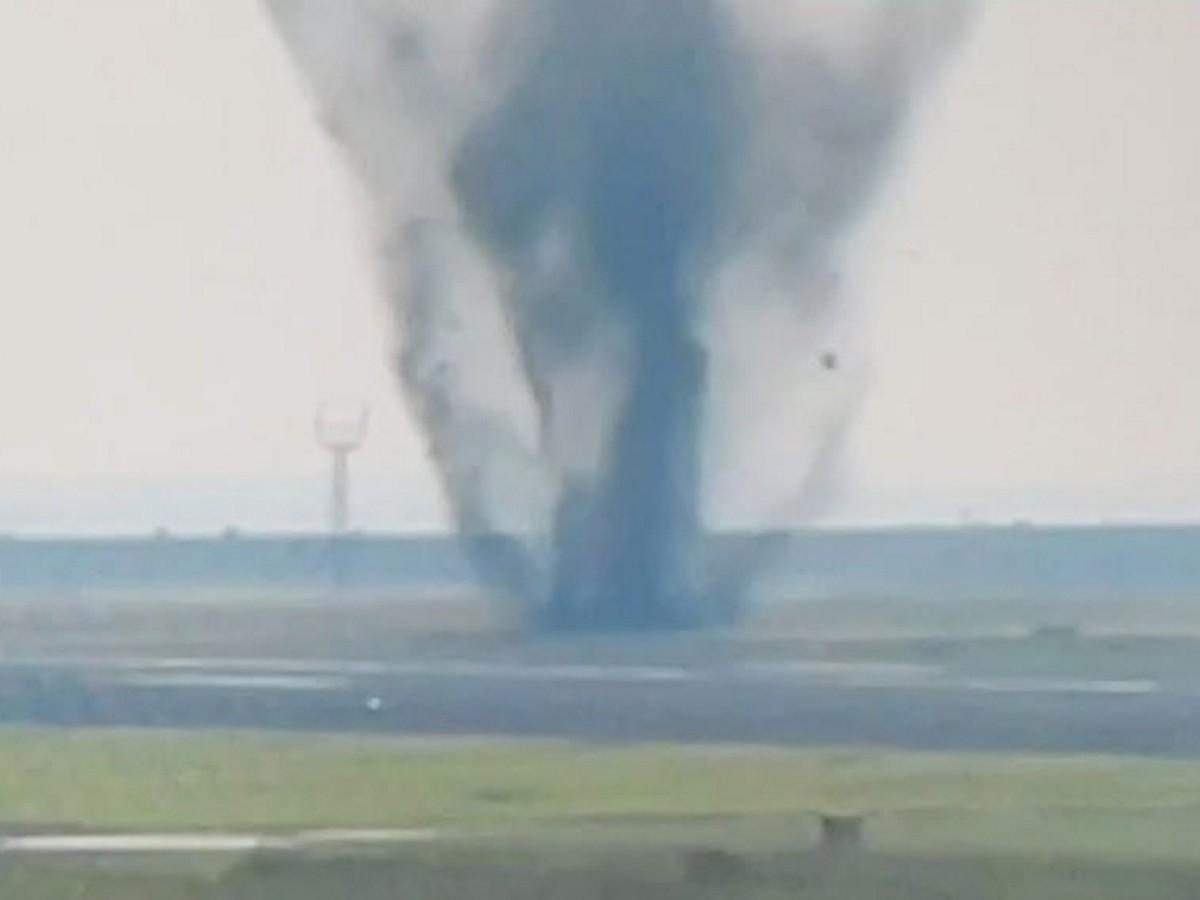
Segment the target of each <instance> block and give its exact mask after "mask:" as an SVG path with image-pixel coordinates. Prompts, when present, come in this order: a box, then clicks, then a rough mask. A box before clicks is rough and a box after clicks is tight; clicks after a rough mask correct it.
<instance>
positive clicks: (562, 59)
mask: <svg viewBox="0 0 1200 900" xmlns="http://www.w3.org/2000/svg"><path fill="white" fill-rule="evenodd" d="M422 5H426V4H420V3H417V2H415V0H408V2H401V0H390V2H389V0H338V3H337V4H333V3H332V2H323V0H272V2H271V9H272V12H273V13H274V15H275V17H276V19H277V21H278V22H279V23H280V25H281V27H282V30H283V32H284V34H285V35H286V37H287V38H288V41H289V44H290V46H291V48H292V49H293V51H294V54H295V56H296V57H297V58H298V59H299V61H300V63H301V65H302V68H304V69H305V70H306V72H307V73H308V74H309V76H310V81H311V82H312V84H313V85H314V87H315V88H316V90H317V93H318V96H319V98H320V99H321V100H322V101H323V104H324V106H325V109H326V118H327V121H328V122H329V123H330V127H331V130H333V131H334V133H335V134H336V135H337V136H338V137H339V139H340V140H341V141H342V143H343V144H344V145H345V146H346V147H347V148H348V149H349V151H350V153H351V156H352V159H353V160H354V161H355V163H356V165H357V168H358V170H359V173H360V175H362V176H363V181H364V183H365V184H366V186H367V188H368V190H369V192H370V193H371V194H372V196H373V199H375V201H376V205H377V209H378V211H379V219H380V223H381V227H382V230H383V233H384V248H385V267H384V271H385V279H386V284H387V287H388V290H389V292H390V293H391V295H392V297H393V302H394V304H395V307H396V309H397V311H398V313H399V318H400V322H401V325H402V327H401V348H400V352H399V354H398V369H399V372H400V375H401V379H402V381H403V383H404V385H405V387H406V389H407V391H408V393H409V396H410V398H411V400H412V403H413V408H414V410H415V412H416V414H417V417H418V418H419V420H420V421H421V422H422V424H423V426H424V428H425V429H426V432H427V434H428V438H429V447H430V450H431V455H432V456H433V458H434V459H435V461H436V462H437V463H438V467H439V471H440V472H441V475H442V479H443V483H444V486H445V489H446V493H447V497H448V498H449V501H450V506H451V508H452V510H453V511H454V513H455V516H456V518H457V519H458V522H459V525H460V528H461V530H462V532H463V534H464V538H465V540H466V542H467V546H468V548H469V549H470V551H471V553H472V556H473V558H474V559H475V561H476V563H477V565H478V567H479V569H480V571H481V573H482V574H483V575H484V577H486V578H487V579H488V580H489V581H490V583H492V584H493V585H495V586H496V587H498V588H500V589H501V590H502V591H503V592H505V593H506V594H508V595H510V596H513V597H516V598H518V599H520V600H521V601H523V602H524V603H526V604H527V608H528V609H529V610H530V611H531V613H532V615H533V616H534V617H535V618H536V619H537V620H538V621H540V622H541V623H543V624H544V625H546V626H549V627H552V628H557V629H567V630H649V629H660V628H680V627H689V626H694V625H699V624H705V623H710V622H714V621H720V620H727V619H729V618H731V617H732V616H734V615H735V614H736V612H737V609H738V606H739V605H740V603H741V600H742V598H743V595H744V592H745V584H746V582H747V579H748V577H749V575H750V573H749V572H748V571H743V569H744V568H747V567H745V566H736V567H732V568H728V569H726V570H725V571H715V570H714V567H713V566H712V565H711V564H710V563H708V561H707V560H706V554H705V553H704V546H703V545H704V542H703V539H702V538H703V533H704V530H705V529H704V526H703V524H702V518H703V516H702V507H703V496H704V477H703V472H704V455H703V452H702V448H703V443H704V440H703V439H704V435H705V434H706V432H708V431H710V430H711V428H712V427H713V423H714V422H717V420H716V417H715V416H713V414H712V413H711V412H710V410H709V409H708V405H707V403H706V401H707V400H708V398H709V397H710V389H711V384H712V378H713V372H712V366H711V364H710V357H711V354H712V352H713V349H714V347H713V341H714V340H717V341H719V340H720V337H719V335H718V336H717V337H716V338H714V336H713V334H712V331H713V325H712V323H713V322H714V321H716V320H717V318H718V317H717V316H716V314H715V313H714V309H715V307H716V306H717V305H718V304H719V303H722V302H723V303H724V304H725V313H724V315H726V316H728V314H729V312H728V310H729V308H730V301H729V298H728V293H729V292H728V290H727V289H726V290H725V292H724V294H725V296H724V298H723V299H721V298H720V296H719V295H721V293H722V291H721V290H720V289H719V287H718V285H720V284H723V283H724V284H728V281H729V280H728V279H726V280H725V281H724V282H723V281H722V277H723V274H724V273H727V272H728V271H729V270H730V269H732V268H734V267H735V266H736V265H739V264H740V265H742V266H743V267H745V265H746V261H747V260H752V261H753V266H751V268H756V270H760V271H770V272H771V273H773V275H772V278H773V279H774V280H775V281H776V282H782V283H784V284H785V285H787V284H790V285H791V288H790V289H787V288H785V290H790V291H791V298H790V300H789V301H788V304H787V305H788V307H789V308H790V310H791V312H790V313H789V314H790V315H794V316H795V317H797V318H798V319H799V320H801V321H807V320H810V319H811V320H814V321H815V320H818V319H820V318H821V317H824V316H828V315H829V314H830V309H829V307H830V306H831V305H832V306H836V304H835V303H831V298H830V296H829V292H828V291H817V290H813V289H812V285H813V284H821V283H825V282H827V281H828V278H827V271H828V269H829V267H830V266H831V255H832V253H833V250H834V248H835V246H836V244H837V242H838V241H839V240H841V239H842V238H843V236H844V233H845V232H846V230H847V228H848V226H850V225H851V224H853V222H854V221H855V218H856V217H857V216H858V215H859V214H860V213H861V212H862V210H863V209H864V208H865V206H866V205H867V204H868V202H869V200H870V198H871V196H872V193H873V188H874V187H875V186H876V183H877V181H878V180H879V178H880V176H881V175H882V174H883V173H884V171H885V169H886V163H887V161H888V159H889V156H890V154H891V152H892V149H893V143H894V140H895V137H896V135H897V132H898V129H899V127H900V125H901V123H902V119H903V116H904V113H905V111H906V108H907V106H908V102H909V100H910V98H911V96H912V93H913V89H914V85H915V83H916V81H917V79H918V76H919V75H920V74H922V73H923V72H924V71H925V70H926V69H928V68H929V63H930V61H931V60H932V59H933V58H934V57H935V56H936V55H938V51H940V50H941V49H942V48H944V47H945V46H948V45H949V44H950V42H951V40H952V38H953V36H954V35H955V34H957V33H958V32H959V30H960V29H959V27H958V26H959V25H960V23H961V22H962V20H963V19H964V14H963V7H962V6H961V5H960V4H959V3H956V2H950V0H891V2H886V3H883V2H879V3H870V2H865V0H864V3H862V4H857V5H858V6H859V7H860V8H859V10H858V11H857V12H856V15H857V17H858V20H859V21H857V22H856V23H854V28H852V29H851V30H850V32H849V33H850V35H851V36H852V37H854V38H855V39H856V40H854V41H852V42H851V43H849V44H844V45H842V46H841V47H840V48H839V47H838V46H833V47H831V46H829V45H828V44H822V43H821V41H820V40H818V39H816V38H813V37H811V36H810V37H808V38H805V39H802V40H796V41H794V42H792V43H791V44H789V45H787V46H786V47H784V48H783V49H780V48H779V47H772V46H770V45H769V43H768V42H766V41H764V37H763V36H764V35H765V34H769V33H770V32H771V30H772V29H771V27H770V24H769V23H764V22H763V21H762V20H763V19H765V18H766V17H769V15H771V14H770V13H768V12H766V10H767V7H761V9H760V10H759V11H758V12H755V11H754V10H755V8H756V6H755V4H754V3H753V2H750V0H744V2H743V3H742V4H740V5H739V4H736V3H735V2H734V0H725V2H721V0H472V2H471V3H467V4H465V5H464V7H463V8H462V9H461V10H459V11H458V12H457V13H455V12H453V11H451V12H446V13H441V14H436V13H433V12H430V10H428V9H425V10H422V8H421V7H422ZM428 5H431V4H428ZM780 9H782V11H783V13H784V14H786V15H790V16H794V17H797V18H798V19H800V20H803V19H804V17H806V16H811V17H813V19H814V20H817V21H819V20H821V18H822V17H823V16H829V15H831V13H829V12H828V11H825V12H822V11H821V10H820V9H819V8H818V7H816V6H813V7H812V9H811V10H810V9H808V8H807V6H806V5H805V4H785V3H779V4H777V9H776V11H775V13H774V14H775V15H779V14H780ZM755 26H765V27H759V28H757V29H756V27H755ZM448 35H449V37H447V36H448ZM447 48H450V49H447ZM464 48H465V49H464ZM455 54H456V55H455ZM464 66H465V67H467V69H468V70H469V72H468V74H467V75H466V77H465V78H464V77H463V67H464ZM454 67H457V68H454ZM456 79H457V82H456ZM456 83H457V86H456ZM464 83H465V84H466V86H465V87H464ZM407 143H412V144H417V143H421V144H422V145H423V146H425V147H427V148H432V149H431V150H429V155H428V156H427V157H424V158H423V160H422V161H421V162H414V159H416V157H415V156H414V154H413V153H412V152H411V151H410V150H408V149H406V144H407ZM390 150H394V154H393V155H392V157H391V161H389V151H390ZM413 165H417V166H425V167H426V168H427V169H428V176H429V177H430V178H431V179H433V180H434V181H435V182H437V185H438V187H436V188H433V189H428V188H426V189H419V188H413V187H412V186H411V184H410V182H411V180H412V175H411V172H407V173H406V172H402V171H401V169H403V168H405V167H408V166H413ZM393 166H394V168H393ZM417 197H420V198H421V201H420V202H421V205H424V206H426V207H427V208H430V209H434V210H436V212H437V215H435V216H428V215H421V214H418V213H417V211H416V210H414V209H406V208H405V207H406V205H407V204H408V203H409V202H412V201H413V198H417ZM413 205H414V206H416V205H417V204H416V203H415V202H414V203H413ZM446 223H449V224H446ZM456 258H457V259H460V260H466V259H471V260H473V261H474V262H473V263H472V265H474V266H476V267H477V268H478V269H479V270H480V271H482V272H484V273H485V275H484V276H483V281H484V283H486V284H489V285H490V286H491V287H490V291H491V296H492V299H493V300H495V302H496V305H497V306H498V307H499V309H500V311H501V315H499V316H493V318H492V319H491V320H490V322H491V324H490V325H488V326H486V327H482V328H481V325H480V323H481V322H482V321H483V320H485V319H486V318H487V315H486V314H485V312H484V311H483V310H482V301H481V305H480V308H478V309H476V308H473V307H472V301H471V300H470V299H469V298H468V296H467V295H468V293H469V292H468V291H467V290H466V289H464V288H463V287H462V285H461V283H460V282H461V281H462V278H461V277H459V276H456V275H455V274H454V273H455V272H461V270H462V265H463V264H460V265H458V266H457V268H456V264H455V263H454V262H453V260H454V259H456ZM447 272H449V273H450V274H447ZM734 283H735V284H736V280H735V281H734ZM765 302H766V300H765V299H764V298H761V297H757V296H754V295H749V294H748V295H745V296H735V297H734V300H733V309H734V314H735V315H737V314H739V313H738V309H739V308H744V310H745V311H747V314H749V311H750V310H753V309H754V308H755V307H756V305H758V304H761V303H765ZM464 322H467V323H469V324H467V325H464ZM471 327H474V328H476V329H477V330H483V331H485V332H494V333H491V334H490V338H491V341H490V344H488V342H487V340H486V339H485V340H484V341H483V343H482V344H480V343H478V342H477V344H476V347H477V349H476V351H475V352H469V351H467V350H465V349H464V347H465V346H466V343H468V342H469V338H466V337H464V336H463V334H464V331H469V330H470V328H471ZM499 332H503V333H499ZM486 337H487V335H485V338H486ZM506 342H507V343H506ZM484 344H487V345H488V346H490V347H492V348H493V349H494V348H496V347H501V348H503V347H505V346H507V347H508V349H509V350H510V351H511V355H512V356H513V358H514V368H515V370H516V371H517V372H518V373H519V375H520V378H521V381H522V382H523V385H524V390H525V392H526V393H527V397H528V400H529V405H530V407H531V408H532V410H533V416H534V418H535V420H536V427H535V432H536V433H535V435H534V437H533V439H532V441H530V440H529V439H527V438H523V437H522V428H521V427H520V424H519V422H518V421H517V420H518V419H519V418H520V416H519V414H517V413H514V412H512V411H511V409H509V410H508V411H506V410H505V406H504V404H503V403H500V404H496V403H489V402H488V401H486V400H484V399H481V395H480V394H479V392H478V390H475V389H472V388H471V387H470V384H471V383H472V382H480V381H486V380H487V379H486V378H482V377H478V372H476V371H475V370H477V369H480V368H481V367H485V366H486V363H484V362H483V360H485V359H486V358H487V356H488V353H485V352H483V351H480V350H478V347H481V346H484ZM828 358H830V357H829V356H828V354H826V355H824V356H816V357H814V360H813V366H812V369H813V372H814V377H820V376H821V373H823V374H824V375H825V376H828V375H830V373H833V372H835V370H836V367H830V366H828V365H827V364H825V363H823V362H822V360H827V359H828ZM759 364H760V365H762V366H771V365H772V361H771V360H770V359H762V360H760V361H759ZM581 386H582V387H581ZM717 424H718V426H719V424H720V423H719V422H717ZM830 431H831V436H830V438H829V440H830V442H832V441H833V440H834V438H833V436H832V432H837V431H840V428H837V427H834V428H831V429H830ZM820 455H826V454H820ZM818 474H819V473H818ZM814 477H816V476H814ZM517 483H519V484H524V485H527V486H529V485H534V484H540V485H543V486H548V487H546V493H547V494H548V496H549V499H548V501H547V502H546V503H545V509H544V512H543V518H542V520H541V521H538V520H537V519H536V517H535V521H534V522H533V523H532V524H529V523H525V524H523V525H520V526H517V527H509V526H505V525H504V524H503V523H504V522H505V521H506V509H505V507H506V505H507V504H512V503H513V502H514V500H513V494H514V489H513V487H512V486H513V484H517ZM530 490H531V491H532V492H533V493H535V494H536V493H537V491H536V490H533V489H532V488H530Z"/></svg>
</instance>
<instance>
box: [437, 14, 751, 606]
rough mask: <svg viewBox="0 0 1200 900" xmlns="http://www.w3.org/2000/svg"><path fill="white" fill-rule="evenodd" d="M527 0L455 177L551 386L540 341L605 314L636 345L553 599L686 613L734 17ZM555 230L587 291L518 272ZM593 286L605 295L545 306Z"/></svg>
mask: <svg viewBox="0 0 1200 900" xmlns="http://www.w3.org/2000/svg"><path fill="white" fill-rule="evenodd" d="M518 16H519V18H520V21H522V22H537V23H539V24H538V34H539V35H540V42H539V43H538V44H537V46H536V47H535V48H534V49H533V50H532V51H530V52H529V55H528V57H527V59H526V60H525V61H524V63H523V65H522V67H521V69H520V70H519V71H518V73H517V76H516V79H515V81H514V84H513V86H512V88H511V90H510V91H509V92H508V94H507V96H505V97H504V98H503V100H502V101H501V103H500V104H499V105H498V107H497V108H496V109H495V111H494V112H493V113H492V114H490V115H489V116H487V117H486V118H485V119H484V120H483V121H482V122H481V123H479V125H478V126H477V127H476V128H474V129H472V130H471V131H470V132H469V134H468V135H467V138H466V140H465V142H464V144H463V145H462V147H461V148H460V149H459V152H458V155H457V158H456V164H455V170H454V173H455V177H454V180H453V183H454V186H455V190H456V194H457V196H458V198H459V202H460V204H461V207H462V210H463V212H464V213H465V215H466V217H467V220H468V222H469V224H470V227H471V228H472V229H473V231H474V232H475V234H476V235H477V237H478V239H479V240H480V242H481V243H482V244H483V245H484V246H485V247H486V248H487V249H488V252H489V253H490V254H491V255H492V256H493V257H494V258H495V259H496V260H497V261H498V263H499V264H500V265H501V266H503V267H505V268H507V269H509V270H510V271H513V272H515V273H516V275H517V285H516V287H515V292H514V293H515V302H516V304H517V305H518V307H519V309H520V313H519V315H518V318H517V321H518V322H519V323H520V325H519V326H518V327H520V328H521V334H520V343H521V344H522V346H523V347H525V348H526V354H527V357H528V358H529V359H530V363H529V367H528V368H529V372H530V377H531V379H532V380H533V382H534V383H535V386H537V387H538V388H540V390H539V391H538V393H539V394H541V395H545V394H548V393H552V391H553V381H554V379H555V377H556V372H555V371H554V369H553V365H554V364H553V362H551V363H548V364H543V363H542V362H541V360H542V359H544V358H551V359H552V358H553V357H554V356H556V355H557V354H556V353H555V352H554V351H555V350H556V349H557V348H561V347H563V346H564V345H565V346H568V347H569V346H570V345H572V344H578V343H582V342H586V341H588V340H589V339H591V337H592V335H591V334H590V332H591V331H592V330H594V329H595V327H596V325H595V323H597V322H601V323H607V324H609V325H612V326H615V329H616V331H617V333H618V335H619V337H620V340H622V341H623V342H624V345H625V354H626V360H627V372H625V373H622V375H623V380H624V383H623V389H624V398H623V402H622V403H621V405H620V408H619V411H618V412H617V414H616V420H615V421H614V422H613V423H611V428H610V436H609V440H608V445H607V447H606V448H605V449H604V456H603V458H602V461H601V464H600V468H599V471H597V472H595V473H592V478H591V479H590V480H588V481H587V483H583V484H567V485H564V488H563V493H562V496H561V498H560V501H559V505H558V509H557V511H556V521H555V524H554V542H555V550H554V559H553V568H552V575H551V594H550V597H549V599H548V603H547V604H546V607H545V613H544V618H545V620H546V622H547V624H549V625H551V626H553V627H561V628H586V629H592V628H603V629H645V628H656V627H676V626H682V625H686V624H691V620H692V619H694V618H695V617H697V616H698V615H699V606H698V605H697V603H696V601H697V599H698V598H697V597H696V596H695V594H696V592H697V590H698V589H699V585H698V584H697V577H696V573H695V570H694V561H695V559H696V557H697V554H698V548H697V541H698V540H699V537H700V530H701V529H700V524H699V502H698V497H699V493H700V480H699V462H698V459H697V453H698V446H699V429H700V424H701V418H700V417H701V414H702V408H703V398H704V394H705V365H704V352H703V350H702V348H701V347H700V345H699V343H698V341H697V338H696V334H695V330H696V325H697V321H696V320H697V309H698V306H699V304H698V300H697V296H696V286H697V284H698V283H699V280H700V278H699V276H700V266H701V264H702V263H703V260H704V256H705V250H706V243H707V242H709V241H712V240H713V238H714V237H715V230H716V227H717V225H718V224H719V223H720V222H721V221H722V219H723V214H724V210H725V207H726V205H727V203H728V202H729V197H730V194H731V191H732V187H733V177H734V172H735V168H736V167H735V158H736V153H737V147H738V143H739V140H740V137H741V132H742V127H741V124H740V122H739V121H738V117H739V110H738V108H737V93H738V91H737V86H736V85H735V83H734V78H735V69H736V66H735V63H734V51H733V48H731V47H730V46H729V45H728V44H727V38H726V35H727V34H728V30H729V29H728V25H727V24H726V23H722V22H721V21H720V20H719V17H718V16H717V14H716V12H715V11H714V9H713V7H712V6H711V4H709V3H707V2H704V0H605V2H604V3H595V2H587V3H585V2H580V0H541V2H538V3H536V4H534V5H533V6H530V7H521V8H520V9H519V12H518ZM554 229H557V230H558V234H557V235H550V234H549V232H550V231H552V230H554ZM548 238H550V239H557V240H558V241H560V242H561V243H562V244H563V245H564V246H565V250H564V251H563V253H564V255H565V259H564V260H562V261H561V262H559V266H560V268H563V269H566V270H567V277H566V278H565V283H566V284H567V285H569V286H570V289H571V290H573V291H575V292H576V293H577V296H574V297H567V296H549V297H547V296H545V295H544V294H542V293H541V292H539V291H538V290H537V289H536V288H534V287H533V286H532V285H527V284H523V283H522V280H523V279H525V278H527V279H528V280H529V281H531V282H532V281H533V280H534V278H535V277H536V273H533V272H530V269H531V268H532V267H533V261H535V260H536V259H537V256H538V250H539V248H538V245H539V243H540V242H542V241H545V240H547V239H548ZM580 295H581V296H580ZM580 302H583V303H586V304H589V305H592V306H594V307H595V308H594V309H592V310H588V311H586V312H585V314H583V315H577V316H575V317H574V319H573V320H572V321H566V322H554V323H552V324H547V322H546V321H545V320H546V319H547V318H554V317H555V316H556V314H557V313H556V307H565V306H569V305H572V304H578V303H580ZM539 306H540V308H539ZM543 343H550V344H553V345H554V346H553V347H549V348H543V347H542V346H541V344H543ZM542 413H543V415H544V416H555V415H565V416H568V417H571V418H580V417H586V416H587V415H588V414H589V411H588V410H586V409H569V410H558V409H553V408H548V409H543V411H542ZM597 414H599V413H597Z"/></svg>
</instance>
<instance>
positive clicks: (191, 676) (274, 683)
mask: <svg viewBox="0 0 1200 900" xmlns="http://www.w3.org/2000/svg"><path fill="white" fill-rule="evenodd" d="M109 680H110V681H111V682H112V683H114V684H126V685H130V686H132V687H152V688H192V689H199V690H202V689H208V688H226V689H234V690H255V691H344V690H348V689H349V687H350V679H349V678H338V677H331V676H327V675H239V674H236V673H232V672H230V673H219V672H212V673H207V672H193V673H189V672H170V673H169V672H162V673H149V672H146V673H137V674H133V675H118V676H114V677H112V678H110V679H109Z"/></svg>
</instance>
